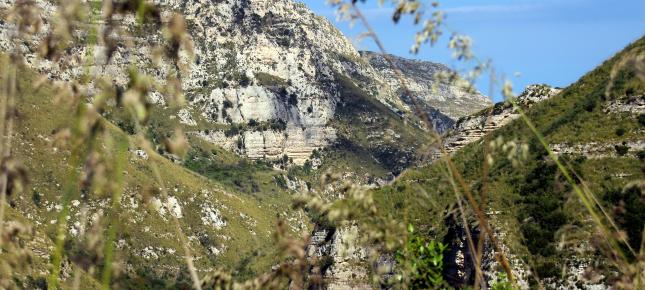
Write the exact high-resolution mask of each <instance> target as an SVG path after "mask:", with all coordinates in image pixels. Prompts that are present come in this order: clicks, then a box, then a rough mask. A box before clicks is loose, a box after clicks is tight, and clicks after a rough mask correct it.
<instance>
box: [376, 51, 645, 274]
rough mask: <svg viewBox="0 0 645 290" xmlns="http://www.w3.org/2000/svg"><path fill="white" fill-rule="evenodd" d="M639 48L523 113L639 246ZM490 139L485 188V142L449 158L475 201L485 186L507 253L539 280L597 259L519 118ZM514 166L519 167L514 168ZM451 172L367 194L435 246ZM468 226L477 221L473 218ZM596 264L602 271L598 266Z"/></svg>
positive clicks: (580, 215) (440, 168)
mask: <svg viewBox="0 0 645 290" xmlns="http://www.w3.org/2000/svg"><path fill="white" fill-rule="evenodd" d="M644 51H645V39H640V40H638V41H636V42H634V43H633V44H631V45H629V46H628V47H627V48H625V49H624V50H623V51H622V52H620V53H618V54H617V55H615V56H614V57H612V58H611V59H609V60H607V61H605V62H604V63H603V64H601V65H600V66H599V67H597V68H596V69H594V70H593V71H591V72H589V73H588V74H586V75H585V76H583V77H582V78H581V79H580V80H578V81H577V82H576V83H574V84H572V85H571V86H569V87H568V88H566V89H565V90H563V91H562V92H561V93H560V94H558V95H557V96H555V97H553V98H551V99H549V100H547V101H544V102H542V103H539V104H536V105H535V106H533V107H531V108H530V110H529V111H528V112H527V116H528V118H529V119H530V120H531V121H532V122H533V123H534V124H535V125H536V127H537V129H538V131H539V132H541V134H543V135H544V136H545V138H546V142H547V143H548V144H550V147H551V148H552V149H553V150H554V152H556V153H557V154H559V156H560V158H561V160H564V161H566V163H568V165H569V166H570V167H571V168H572V169H573V170H574V171H575V173H576V174H577V177H576V180H577V182H579V184H580V185H581V186H582V185H584V186H587V187H588V188H589V189H590V190H591V191H592V192H593V193H594V194H595V195H596V197H597V198H598V199H599V200H600V201H601V203H603V204H604V207H605V209H606V210H607V211H608V212H609V213H610V214H611V215H612V217H613V218H614V219H615V220H616V222H617V224H618V226H619V227H621V229H623V230H625V231H626V233H627V235H628V239H629V241H630V244H631V245H632V246H633V247H634V248H636V249H638V248H639V247H640V239H641V233H642V230H643V224H644V223H645V215H644V213H645V203H644V202H643V199H642V195H640V194H641V193H640V190H639V189H638V186H639V185H635V186H633V185H634V184H637V182H641V183H640V184H641V185H640V187H641V189H642V181H643V180H644V179H645V167H644V165H643V164H645V163H644V162H643V158H644V156H645V152H644V151H643V150H644V149H645V148H644V145H643V142H644V140H645V115H644V112H643V111H642V105H638V104H639V102H640V103H642V100H643V98H644V96H645V84H644V81H643V76H642V75H640V76H639V75H638V71H637V70H636V68H635V65H634V63H633V62H629V59H631V57H633V56H634V55H638V54H640V55H642V54H643V52H644ZM620 64H624V65H620ZM615 67H616V68H617V69H615V72H614V73H613V74H612V69H613V68H615ZM640 73H642V71H641V72H640ZM639 77H640V78H639ZM606 91H608V94H606ZM639 106H640V109H639ZM498 138H500V139H498ZM489 140H500V141H501V143H499V142H498V146H496V147H495V148H492V149H491V150H490V154H491V157H492V158H493V164H492V166H491V168H490V171H489V174H488V176H487V178H486V179H487V182H485V183H484V181H483V180H485V179H484V178H483V176H482V175H483V173H482V172H483V167H484V166H483V161H484V159H485V158H484V146H483V141H479V142H475V143H473V144H470V145H468V146H466V147H465V148H463V149H462V150H460V151H457V152H456V153H455V154H454V155H453V156H452V159H453V161H454V163H455V165H456V167H457V168H458V169H459V171H460V172H461V174H462V175H463V177H464V180H465V183H466V184H468V185H469V186H470V188H472V190H473V193H474V196H475V198H477V199H480V198H481V194H482V192H483V189H484V188H485V189H486V194H487V197H488V201H487V207H488V208H487V210H486V212H487V213H488V217H489V218H490V219H491V220H492V223H493V225H494V227H495V228H496V231H497V232H499V233H503V235H502V236H503V237H504V238H503V241H504V243H505V244H506V245H508V246H509V247H510V248H511V252H513V253H514V254H515V255H517V256H518V257H521V258H522V259H523V260H524V261H528V260H529V259H530V260H532V261H533V262H532V263H533V264H534V268H535V269H536V270H537V272H538V274H539V275H540V277H559V276H560V275H561V274H562V270H563V269H570V268H567V267H571V266H572V265H574V264H576V263H577V262H579V261H584V260H585V259H594V257H596V258H597V256H595V255H597V253H595V251H594V250H593V249H592V247H591V244H592V241H593V240H594V239H593V238H592V235H593V234H594V233H596V229H595V228H594V226H593V224H592V223H591V222H590V219H589V215H588V212H587V211H586V210H585V209H584V207H583V206H582V205H581V203H580V201H579V199H578V197H577V196H576V195H575V194H574V193H573V192H572V188H571V186H570V185H569V184H568V183H567V182H566V181H565V179H564V178H563V177H562V174H561V173H560V172H559V171H558V170H557V168H556V166H555V164H554V163H553V162H552V161H551V160H550V159H549V157H548V156H547V152H546V150H545V149H544V148H543V147H542V145H541V144H540V142H539V141H538V139H537V138H536V136H535V135H534V134H533V133H532V132H531V131H530V129H529V128H528V126H527V125H526V124H525V123H524V121H522V120H521V119H520V120H515V121H513V122H512V123H510V124H509V125H507V126H505V127H502V128H500V129H499V130H497V131H494V132H492V133H491V135H490V138H489ZM510 142H514V143H515V144H518V145H521V144H528V158H526V159H524V158H521V156H518V155H515V156H512V158H510V159H509V158H507V155H508V151H504V150H503V149H502V148H501V147H502V146H503V144H509V145H510ZM512 159H515V161H516V162H517V161H519V162H517V163H516V165H515V166H513V163H514V162H513V160H512ZM448 175H449V174H448V170H447V168H446V165H445V163H444V162H443V161H441V160H439V161H436V162H434V163H433V164H431V165H429V166H427V167H424V168H420V169H413V170H408V171H407V172H405V173H404V174H403V175H402V176H401V178H399V179H398V180H397V181H396V182H395V183H394V184H392V185H391V186H387V187H384V188H382V189H378V190H376V191H375V192H374V193H375V195H376V198H377V200H378V201H379V204H380V206H381V207H382V209H383V210H384V211H385V212H387V213H388V214H390V215H391V216H392V218H396V219H401V220H405V221H410V222H413V223H415V224H417V225H418V226H419V227H420V228H422V229H423V230H424V231H426V232H428V233H429V234H430V236H432V237H434V238H436V239H439V240H441V239H442V238H443V237H444V235H445V233H446V231H447V226H446V225H447V223H446V220H447V219H448V218H447V214H448V213H450V212H452V213H455V212H458V211H457V210H456V202H455V201H456V199H455V193H454V190H453V184H452V183H451V182H450V178H448ZM457 183H458V182H457ZM457 186H458V187H459V185H457ZM460 194H462V193H460ZM466 211H467V214H469V215H470V216H474V215H473V214H472V212H471V210H470V209H469V208H467V209H466ZM470 222H472V225H473V226H474V225H476V224H477V222H476V221H475V219H474V218H473V219H471V220H470ZM587 261H589V260H587ZM598 261H600V264H603V262H602V261H603V259H599V260H598ZM603 266H606V265H603Z"/></svg>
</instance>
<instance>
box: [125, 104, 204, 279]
mask: <svg viewBox="0 0 645 290" xmlns="http://www.w3.org/2000/svg"><path fill="white" fill-rule="evenodd" d="M130 114H131V116H132V118H133V119H134V120H137V115H136V113H135V112H134V111H133V110H130ZM135 127H136V128H135V129H136V131H137V138H138V140H139V141H140V142H141V143H147V140H146V138H145V136H144V134H143V129H142V126H141V124H140V123H139V122H135ZM141 145H142V146H141V147H143V149H144V150H145V151H146V153H147V154H148V156H150V159H149V162H148V164H149V166H150V169H151V170H152V174H153V176H154V178H155V180H156V181H157V183H158V184H159V190H160V191H161V197H162V198H163V199H165V200H167V199H168V189H167V188H166V185H165V183H164V181H163V178H162V177H161V174H160V173H159V167H158V166H157V164H155V161H154V160H153V156H155V155H157V152H155V151H154V150H153V149H152V147H151V146H150V145H149V143H147V144H141ZM170 219H172V223H173V229H174V231H175V234H176V235H177V237H179V241H180V243H181V245H182V248H183V250H184V260H185V261H186V266H187V267H188V272H189V273H190V278H191V280H192V282H193V288H195V290H201V289H202V286H201V280H200V279H199V274H198V273H197V268H195V264H194V263H193V255H192V253H191V250H190V244H189V241H188V238H186V235H185V234H184V231H183V230H182V229H181V224H180V223H179V219H178V218H177V217H176V216H174V215H173V214H170Z"/></svg>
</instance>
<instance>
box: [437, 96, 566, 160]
mask: <svg viewBox="0 0 645 290" xmlns="http://www.w3.org/2000/svg"><path fill="white" fill-rule="evenodd" d="M560 91H561V90H560V89H557V88H552V87H549V86H547V85H530V86H528V87H527V88H526V90H524V92H522V93H521V94H520V95H519V96H518V97H517V100H516V101H517V104H518V105H519V106H520V107H522V108H524V109H527V108H529V107H531V106H532V105H533V104H535V103H538V102H541V101H544V100H546V99H549V98H551V97H553V96H555V95H556V94H558V93H559V92H560ZM519 116H520V115H519V113H518V112H517V110H516V109H515V108H514V107H513V105H512V104H510V103H509V102H502V103H497V104H495V106H493V107H492V108H490V109H486V110H482V111H480V112H478V113H476V114H474V115H470V116H467V117H463V118H461V119H459V121H457V124H456V125H455V128H454V129H453V130H452V131H450V132H449V133H448V134H447V135H446V136H445V138H444V140H443V141H444V148H445V150H446V152H448V153H453V152H455V151H457V150H459V149H461V148H462V147H464V146H466V145H468V144H470V143H472V142H475V141H478V140H480V139H481V138H482V137H483V136H484V135H486V134H488V133H489V132H491V131H494V130H496V129H498V128H500V127H502V126H504V125H506V124H508V123H510V122H511V121H513V120H515V119H517V118H519ZM439 156H441V153H440V152H438V151H437V152H435V154H434V157H435V158H437V157H439Z"/></svg>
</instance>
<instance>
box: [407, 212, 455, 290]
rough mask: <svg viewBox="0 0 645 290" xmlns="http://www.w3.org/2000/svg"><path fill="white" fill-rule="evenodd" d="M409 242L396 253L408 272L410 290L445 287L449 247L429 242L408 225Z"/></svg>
mask: <svg viewBox="0 0 645 290" xmlns="http://www.w3.org/2000/svg"><path fill="white" fill-rule="evenodd" d="M408 232H409V235H408V237H409V238H408V240H407V242H406V243H405V245H404V248H403V249H402V250H400V251H397V253H396V261H397V263H398V264H400V265H403V268H404V269H405V271H406V272H407V273H406V274H407V275H408V279H409V283H410V284H409V287H410V289H438V288H443V287H445V284H446V282H445V281H444V280H443V274H442V273H443V252H444V251H445V250H446V248H447V247H448V246H447V245H444V244H443V243H441V242H436V241H434V240H432V241H428V240H427V239H426V238H425V237H423V236H420V235H418V234H416V233H415V232H414V227H413V226H412V225H411V224H410V225H408Z"/></svg>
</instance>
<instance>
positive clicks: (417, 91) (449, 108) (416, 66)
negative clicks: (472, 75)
mask: <svg viewBox="0 0 645 290" xmlns="http://www.w3.org/2000/svg"><path fill="white" fill-rule="evenodd" d="M361 55H362V56H363V57H365V58H366V59H367V60H368V61H369V63H370V64H371V65H372V66H373V67H374V68H376V69H377V70H378V71H380V72H381V74H383V76H384V78H385V80H386V82H387V83H388V84H389V85H390V87H392V89H393V90H394V91H396V92H397V93H398V94H399V95H400V96H401V97H402V99H403V101H404V102H405V104H406V106H407V107H408V110H410V111H413V107H414V106H415V103H416V104H418V105H420V106H421V107H422V108H423V109H424V110H425V112H424V113H425V114H427V115H429V117H430V119H431V120H436V119H440V120H441V121H443V122H447V123H448V126H445V125H443V124H436V125H435V126H436V127H437V128H438V129H444V128H449V127H450V125H452V124H451V123H450V121H449V120H450V119H452V120H457V119H459V118H461V117H464V116H467V115H470V114H473V113H475V112H477V111H479V110H481V109H484V108H486V107H488V106H490V105H491V101H490V99H488V98H487V97H486V96H484V95H482V94H480V93H479V92H477V91H471V90H469V88H468V82H466V81H465V80H458V81H455V82H449V81H448V80H442V77H441V76H440V74H451V73H452V70H450V69H449V68H448V67H447V66H445V65H443V64H439V63H433V62H429V61H420V60H412V59H405V58H401V57H397V56H394V55H388V56H387V57H388V58H390V59H391V60H392V62H393V63H394V65H395V66H396V68H397V69H399V70H400V72H401V77H402V78H403V80H402V81H403V82H404V85H405V86H406V88H407V89H408V90H409V92H410V93H411V94H412V95H411V96H406V95H405V94H404V91H403V89H402V88H401V81H400V80H399V77H397V74H396V72H395V71H394V70H393V69H392V67H391V65H390V63H389V62H388V61H387V60H386V59H385V57H384V56H383V55H381V54H378V53H374V52H369V51H362V52H361ZM446 117H447V118H446ZM439 131H441V130H439Z"/></svg>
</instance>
